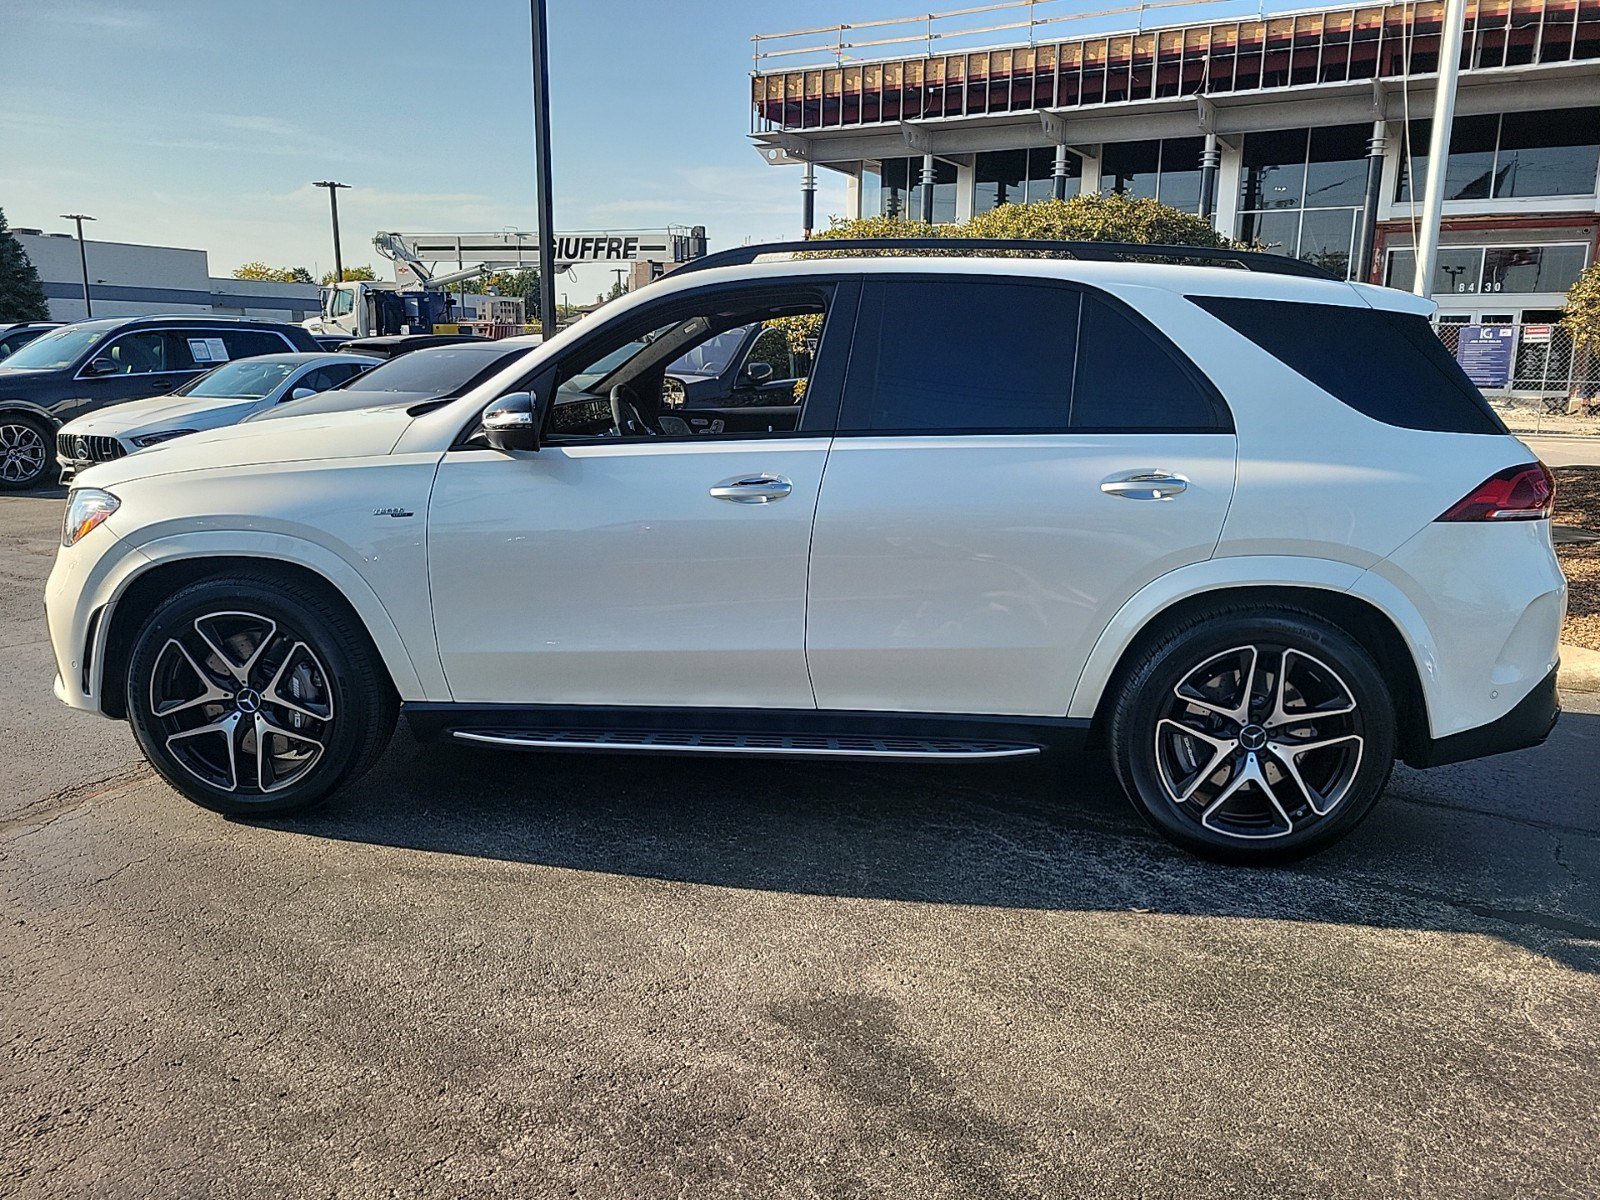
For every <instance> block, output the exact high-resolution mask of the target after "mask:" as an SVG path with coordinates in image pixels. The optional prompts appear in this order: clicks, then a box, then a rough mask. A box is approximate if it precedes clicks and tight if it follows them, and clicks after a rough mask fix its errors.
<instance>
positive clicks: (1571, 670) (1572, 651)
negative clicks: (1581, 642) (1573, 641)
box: [1556, 642, 1600, 692]
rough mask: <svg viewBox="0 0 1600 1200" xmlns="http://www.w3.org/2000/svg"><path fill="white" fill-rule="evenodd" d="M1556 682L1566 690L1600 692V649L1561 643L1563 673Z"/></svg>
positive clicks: (1557, 677)
mask: <svg viewBox="0 0 1600 1200" xmlns="http://www.w3.org/2000/svg"><path fill="white" fill-rule="evenodd" d="M1556 682H1557V683H1558V684H1559V685H1560V687H1561V690H1562V691H1566V692H1600V650H1589V649H1586V648H1585V647H1583V646H1572V645H1568V644H1567V643H1566V642H1562V643H1561V673H1560V674H1559V675H1558V676H1556Z"/></svg>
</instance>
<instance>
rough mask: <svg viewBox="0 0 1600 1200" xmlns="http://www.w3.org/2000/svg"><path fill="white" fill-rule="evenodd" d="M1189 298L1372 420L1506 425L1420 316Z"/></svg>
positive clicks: (1488, 428) (1413, 425)
mask: <svg viewBox="0 0 1600 1200" xmlns="http://www.w3.org/2000/svg"><path fill="white" fill-rule="evenodd" d="M1189 298H1190V299H1191V300H1192V301H1194V303H1196V304H1198V305H1199V306H1200V307H1201V308H1203V309H1205V310H1206V311H1207V312H1209V313H1210V314H1211V315H1212V316H1214V317H1217V318H1218V319H1219V320H1222V321H1225V322H1227V323H1228V324H1229V325H1231V326H1232V327H1233V328H1234V329H1236V330H1238V331H1239V332H1240V333H1242V334H1244V336H1245V337H1247V338H1249V339H1250V340H1251V341H1252V342H1254V343H1255V344H1256V345H1258V346H1260V347H1261V348H1262V349H1263V350H1265V351H1266V352H1267V353H1269V354H1271V355H1272V356H1273V357H1274V358H1276V359H1278V360H1279V361H1281V362H1283V363H1285V364H1286V365H1288V366H1290V367H1292V368H1293V369H1294V370H1296V371H1298V372H1299V373H1300V374H1301V375H1304V376H1305V377H1306V378H1307V379H1309V380H1310V381H1311V382H1312V383H1314V384H1316V385H1317V386H1318V387H1320V388H1321V389H1322V390H1323V391H1325V392H1327V393H1329V394H1330V395H1332V396H1333V397H1334V398H1335V399H1336V400H1339V401H1341V402H1343V403H1344V404H1347V405H1349V406H1350V407H1351V408H1353V409H1355V410H1356V411H1357V412H1359V413H1363V414H1365V415H1366V416H1369V417H1371V418H1373V419H1374V420H1376V421H1382V422H1384V423H1385V424H1387V425H1398V426H1399V427H1401V428H1402V429H1429V430H1434V431H1437V432H1441V433H1504V432H1505V426H1504V425H1503V424H1502V423H1501V421H1500V418H1499V417H1497V416H1495V414H1494V410H1493V409H1491V408H1490V407H1489V404H1488V401H1486V400H1485V399H1484V398H1483V396H1482V395H1481V394H1480V393H1479V391H1478V389H1477V388H1475V387H1473V386H1472V381H1471V380H1470V379H1468V378H1467V376H1466V373H1465V372H1464V371H1462V369H1461V367H1460V365H1459V364H1458V363H1457V362H1456V360H1455V359H1454V358H1452V357H1451V355H1450V352H1449V351H1448V350H1446V349H1445V348H1444V346H1443V344H1442V343H1441V342H1440V341H1439V339H1438V338H1437V337H1436V336H1435V335H1434V332H1433V330H1432V328H1430V327H1429V325H1428V322H1427V320H1426V319H1425V318H1423V317H1418V316H1411V315H1408V314H1405V313H1394V312H1383V311H1381V310H1379V309H1373V308H1353V307H1348V306H1345V305H1338V304H1297V303H1287V302H1283V301H1277V300H1240V299H1236V298H1234V297H1231V296H1191V297H1189Z"/></svg>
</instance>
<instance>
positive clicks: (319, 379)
mask: <svg viewBox="0 0 1600 1200" xmlns="http://www.w3.org/2000/svg"><path fill="white" fill-rule="evenodd" d="M343 378H344V376H342V375H341V376H338V377H337V378H335V375H334V368H333V367H320V368H318V369H317V370H315V371H311V372H309V373H307V374H305V375H302V376H300V378H299V379H297V380H295V381H294V386H293V387H292V388H290V389H289V391H290V392H291V393H293V392H298V391H299V390H300V389H301V388H309V389H310V390H311V391H313V392H325V391H327V390H328V389H329V388H331V387H333V386H335V385H336V384H338V383H339V382H340V381H341V380H342V379H343ZM288 398H289V397H288V396H287V395H286V396H284V399H285V400H287V399H288Z"/></svg>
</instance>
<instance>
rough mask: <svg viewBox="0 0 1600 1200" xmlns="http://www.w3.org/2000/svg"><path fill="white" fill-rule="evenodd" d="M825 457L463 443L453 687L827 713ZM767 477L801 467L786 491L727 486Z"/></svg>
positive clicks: (437, 568)
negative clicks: (822, 655)
mask: <svg viewBox="0 0 1600 1200" xmlns="http://www.w3.org/2000/svg"><path fill="white" fill-rule="evenodd" d="M827 453H828V440H827V439H826V438H822V437H817V438H795V439H782V438H780V439H773V438H760V439H750V440H740V439H729V440H709V439H708V440H694V439H686V440H684V441H663V440H656V441H649V442H610V443H607V442H595V443H588V444H581V445H579V444H569V445H554V446H546V447H545V448H544V449H542V450H540V451H539V452H538V453H536V454H519V455H516V456H507V455H502V454H498V453H494V452H492V451H486V450H457V451H452V452H451V453H449V454H447V455H446V456H445V458H444V461H443V462H442V463H441V464H440V468H439V476H438V480H437V482H436V483H435V486H434V491H433V497H432V501H431V504H430V510H429V529H428V545H429V575H430V581H431V586H432V589H433V605H434V624H435V627H436V629H437V632H438V637H439V652H440V655H441V657H442V659H443V663H444V671H445V676H446V678H447V679H448V681H449V684H450V690H451V694H452V695H453V697H454V698H455V700H457V701H458V702H471V703H519V704H617V705H699V706H705V705H715V706H729V707H740V706H762V707H774V708H811V707H813V706H814V703H815V701H814V699H813V697H812V693H811V685H810V679H809V677H808V675H807V672H806V663H805V602H806V554H807V550H808V547H809V544H810V538H811V519H812V515H813V513H814V512H815V509H816V500H817V490H818V487H819V484H820V482H821V478H822V469H823V464H824V462H825V461H826V458H827ZM763 474H765V475H774V476H782V477H783V478H784V479H787V480H788V481H789V483H790V484H791V485H792V486H791V488H790V490H789V491H788V493H787V494H786V495H783V496H782V497H781V498H780V499H776V500H770V501H769V502H766V503H738V502H730V501H728V500H719V499H715V498H713V496H712V495H711V489H712V488H713V487H716V486H718V485H720V484H725V483H727V482H728V481H729V480H732V479H734V478H735V477H739V478H745V477H749V476H755V475H763ZM767 490H768V491H769V492H770V491H772V490H774V489H772V488H768V489H767ZM778 490H781V489H778Z"/></svg>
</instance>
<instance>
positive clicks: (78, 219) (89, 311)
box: [61, 213, 94, 317]
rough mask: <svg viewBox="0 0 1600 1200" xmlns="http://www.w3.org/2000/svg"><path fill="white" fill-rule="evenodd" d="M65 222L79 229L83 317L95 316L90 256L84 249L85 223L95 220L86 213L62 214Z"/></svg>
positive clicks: (79, 264) (79, 263)
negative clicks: (90, 292) (90, 286)
mask: <svg viewBox="0 0 1600 1200" xmlns="http://www.w3.org/2000/svg"><path fill="white" fill-rule="evenodd" d="M61 219H62V220H63V221H71V222H73V223H74V224H75V225H77V227H78V266H79V268H80V269H82V271H83V315H84V316H85V317H92V316H94V303H93V302H92V301H91V300H90V299H89V254H88V251H86V250H85V249H84V248H83V223H84V222H85V221H92V220H94V218H93V217H91V216H87V215H85V214H84V213H62V214H61Z"/></svg>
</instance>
